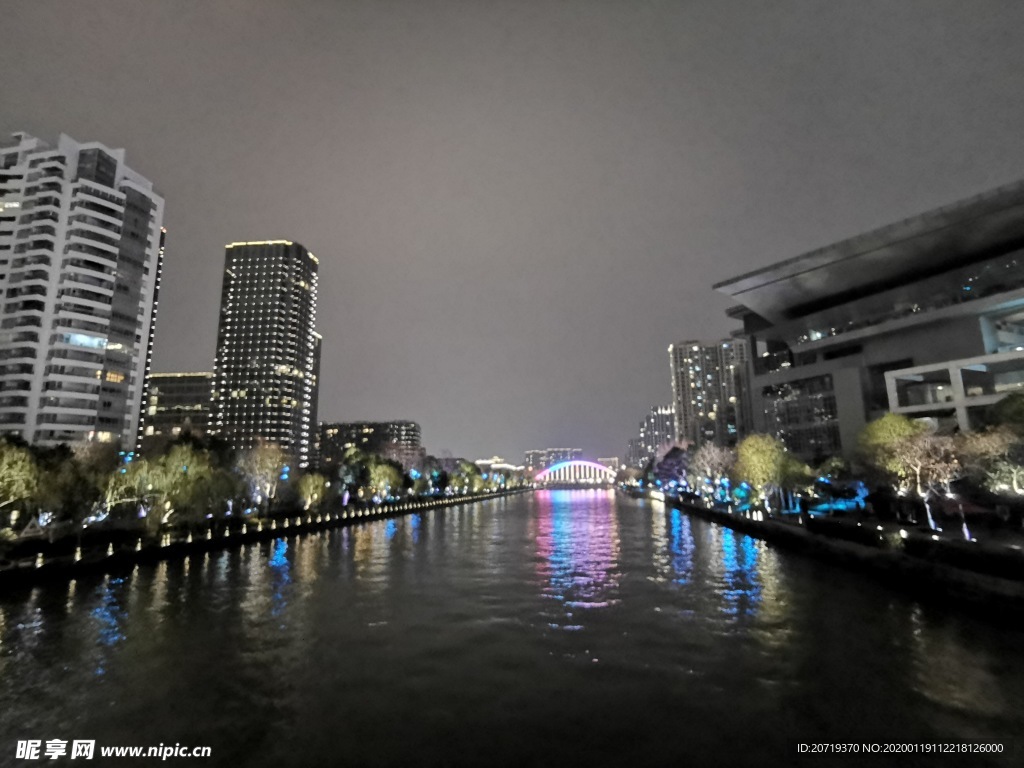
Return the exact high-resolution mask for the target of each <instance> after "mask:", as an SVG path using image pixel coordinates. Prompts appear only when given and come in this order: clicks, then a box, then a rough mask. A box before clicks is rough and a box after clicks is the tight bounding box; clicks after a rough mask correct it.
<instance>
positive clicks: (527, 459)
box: [523, 448, 583, 470]
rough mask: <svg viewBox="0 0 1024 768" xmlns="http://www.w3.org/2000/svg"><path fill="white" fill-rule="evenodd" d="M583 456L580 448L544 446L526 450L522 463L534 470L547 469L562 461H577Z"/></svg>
mask: <svg viewBox="0 0 1024 768" xmlns="http://www.w3.org/2000/svg"><path fill="white" fill-rule="evenodd" d="M582 458H583V449H582V448H545V449H544V450H542V451H540V450H532V451H526V453H525V455H524V462H523V464H524V465H525V466H526V467H527V468H532V469H534V470H540V469H547V468H548V467H551V466H554V465H555V464H558V463H560V462H563V461H578V460H579V459H582Z"/></svg>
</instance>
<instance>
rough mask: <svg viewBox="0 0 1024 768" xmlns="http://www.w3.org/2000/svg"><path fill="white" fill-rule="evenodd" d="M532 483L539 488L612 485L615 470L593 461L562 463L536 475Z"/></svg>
mask: <svg viewBox="0 0 1024 768" xmlns="http://www.w3.org/2000/svg"><path fill="white" fill-rule="evenodd" d="M533 481H534V482H535V483H536V484H537V485H539V486H573V487H575V488H593V487H595V486H603V485H611V484H613V483H614V482H615V470H614V469H609V468H608V467H606V466H604V465H603V464H597V463H596V462H593V461H562V462H559V463H558V464H553V465H551V466H550V467H548V468H547V469H545V470H544V471H543V472H540V473H538V474H537V476H536V477H535V478H534V479H533Z"/></svg>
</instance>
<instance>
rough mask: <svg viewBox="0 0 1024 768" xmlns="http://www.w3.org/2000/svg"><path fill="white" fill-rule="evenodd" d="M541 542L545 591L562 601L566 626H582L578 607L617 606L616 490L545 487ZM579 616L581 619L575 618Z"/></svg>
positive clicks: (539, 498)
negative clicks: (568, 489)
mask: <svg viewBox="0 0 1024 768" xmlns="http://www.w3.org/2000/svg"><path fill="white" fill-rule="evenodd" d="M536 510H537V512H536V515H537V518H536V531H537V534H536V546H537V555H538V561H537V563H538V571H539V575H540V576H541V578H542V580H543V582H544V583H543V587H542V594H543V595H544V596H545V597H547V598H551V599H553V600H556V601H558V602H560V603H561V604H562V606H563V607H564V611H565V614H564V616H565V619H566V620H567V621H566V623H565V624H562V625H559V624H558V623H557V622H555V621H552V622H551V623H550V626H551V627H552V628H553V629H554V628H558V627H559V626H561V628H563V629H566V630H570V631H571V630H577V629H580V628H581V627H582V624H581V621H582V616H580V615H577V614H576V613H575V612H576V611H586V610H591V609H601V608H607V607H609V606H611V605H614V604H615V603H616V602H617V600H616V597H615V595H616V590H617V588H618V585H619V573H618V565H619V563H618V557H619V534H618V518H617V515H616V514H615V505H614V495H613V493H612V492H611V491H587V492H579V491H540V492H538V493H537V495H536ZM574 616H575V617H576V618H575V620H573V619H574Z"/></svg>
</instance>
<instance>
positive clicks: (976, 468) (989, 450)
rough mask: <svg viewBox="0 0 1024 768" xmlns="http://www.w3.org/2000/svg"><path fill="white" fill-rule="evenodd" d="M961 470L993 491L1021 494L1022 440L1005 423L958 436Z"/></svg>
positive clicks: (1023, 490)
mask: <svg viewBox="0 0 1024 768" xmlns="http://www.w3.org/2000/svg"><path fill="white" fill-rule="evenodd" d="M958 448H959V454H960V458H961V463H962V464H963V468H964V471H965V472H966V473H967V474H968V475H969V476H971V477H972V478H973V479H974V480H975V481H976V482H978V483H979V484H981V485H983V486H984V487H985V488H987V489H988V490H990V491H992V492H993V493H997V494H1003V493H1006V492H1008V491H1011V490H1012V491H1013V493H1014V494H1018V495H1020V494H1024V440H1022V439H1021V437H1020V435H1019V434H1017V433H1016V432H1014V431H1013V430H1012V429H1010V428H1009V427H1006V426H1001V427H994V428H991V429H987V430H984V431H982V432H966V433H964V434H962V435H961V436H960V438H959V446H958Z"/></svg>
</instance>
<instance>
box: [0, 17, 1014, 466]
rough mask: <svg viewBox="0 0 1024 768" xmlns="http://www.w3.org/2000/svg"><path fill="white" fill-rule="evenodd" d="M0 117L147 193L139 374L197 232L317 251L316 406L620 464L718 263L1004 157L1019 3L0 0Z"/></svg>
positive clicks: (498, 447)
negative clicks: (100, 148) (150, 299)
mask: <svg viewBox="0 0 1024 768" xmlns="http://www.w3.org/2000/svg"><path fill="white" fill-rule="evenodd" d="M0 26H2V28H3V33H2V38H3V44H2V46H0V73H2V74H0V133H2V134H3V136H4V137H6V135H7V134H9V133H10V132H12V131H14V130H27V131H29V132H31V133H33V134H35V135H38V136H41V137H43V138H46V139H48V140H53V139H55V138H56V136H57V134H58V133H60V132H62V131H63V132H65V133H68V134H70V135H71V136H73V137H74V138H76V139H79V140H82V141H85V140H97V141H102V142H104V143H106V144H107V145H109V146H114V147H125V148H126V150H127V159H128V163H129V165H131V166H132V167H134V168H135V169H137V170H138V171H139V172H141V173H142V174H144V175H146V176H147V177H149V178H150V179H152V180H153V182H154V183H155V184H156V185H157V187H158V189H159V190H160V191H161V192H162V193H163V194H164V195H165V197H166V199H167V213H166V220H165V224H166V226H167V227H168V229H169V240H168V256H167V262H166V267H165V272H164V292H163V294H162V296H161V299H162V300H161V304H160V316H159V321H158V325H157V338H156V360H155V370H162V371H169V370H203V369H210V368H211V367H212V359H213V354H214V343H215V337H216V325H217V310H218V303H219V295H220V280H221V270H222V266H223V254H224V251H223V246H224V244H225V243H227V242H230V241H233V240H251V239H265V238H289V239H293V240H296V241H298V242H301V243H303V244H304V245H306V246H307V247H308V248H310V249H311V250H312V251H313V252H314V253H316V254H317V255H318V256H319V257H320V258H321V288H320V307H319V321H318V323H319V326H320V329H321V331H322V333H323V335H324V348H323V370H322V384H321V388H320V416H321V418H322V419H325V420H347V419H353V420H354V419H387V418H410V419H415V420H417V421H419V422H420V423H421V424H422V426H423V437H424V442H425V444H426V445H427V447H428V449H429V450H431V451H434V452H437V451H441V450H443V449H447V450H450V451H452V452H453V453H454V454H455V455H465V456H469V457H470V458H477V457H480V456H483V455H491V454H493V453H495V452H497V453H500V454H503V455H505V456H506V457H507V458H510V459H514V460H521V458H522V451H523V450H524V449H526V448H532V447H547V446H569V445H572V446H578V447H582V448H584V449H585V451H586V452H587V453H588V454H590V456H592V457H596V456H598V455H600V456H604V455H618V456H620V457H621V456H622V455H623V452H624V450H625V445H626V441H627V439H628V438H629V437H631V436H632V435H633V433H634V431H635V429H636V424H637V421H638V420H639V419H640V418H641V417H642V416H643V414H644V413H645V411H646V409H647V408H648V407H649V406H651V405H654V404H661V403H668V402H669V399H670V383H669V374H668V356H667V352H666V349H667V347H668V344H669V343H671V342H672V341H678V340H682V339H688V338H695V337H705V338H717V337H721V336H724V335H727V333H728V332H729V331H730V330H731V324H730V321H729V320H728V318H727V317H726V316H725V314H724V310H725V308H726V307H727V306H728V302H727V301H726V300H725V299H724V297H719V296H718V295H716V294H715V293H714V292H713V291H712V290H711V285H712V284H713V283H715V282H717V281H719V280H723V279H726V278H729V277H733V276H735V275H737V274H739V273H741V272H744V271H747V270H750V269H753V268H757V267H760V266H765V265H768V264H771V263H773V262H775V261H778V260H781V259H783V258H787V257H790V256H794V255H796V254H798V253H801V252H803V251H807V250H810V249H812V248H815V247H818V246H821V245H825V244H828V243H830V242H833V241H835V240H838V239H841V238H843V237H847V236H850V235H854V234H857V233H858V232H861V231H864V230H866V229H870V228H873V227H876V226H879V225H882V224H886V223H889V222H891V221H895V220H897V219H900V218H903V217H905V216H908V215H912V214H915V213H919V212H921V211H923V210H927V209H929V208H931V207H934V206H937V205H941V204H945V203H950V202H953V201H955V200H957V199H960V198H962V197H966V196H969V195H972V194H975V193H978V192H981V191H983V190H985V189H987V188H990V187H993V186H997V185H999V184H1003V183H1006V182H1009V181H1012V180H1015V179H1018V178H1021V177H1024V141H1022V136H1024V94H1022V84H1024V77H1022V73H1024V45H1022V44H1021V41H1020V33H1021V30H1022V29H1024V3H1021V2H1018V0H1004V1H1000V2H995V1H987V2H986V1H985V0H971V2H963V0H901V1H900V2H895V1H894V0H884V1H869V0H849V1H843V0H821V1H812V0H792V1H786V0H776V1H775V2H770V3H767V2H753V1H751V2H728V1H727V0H711V1H709V2H685V1H683V0H678V1H677V2H642V1H641V0H622V1H621V2H598V1H596V0H580V1H578V2H574V1H572V0H564V1H561V2H558V1H556V0H534V1H531V0H515V1H513V2H499V1H498V0H479V1H478V2H447V1H444V0H408V1H407V2H398V1H396V2H384V1H382V0H372V1H368V2H347V1H345V0H330V1H328V0H321V1H314V0H293V1H292V2H253V1H252V0H244V1H243V0H212V1H206V0H204V1H203V2H199V1H192V2H183V1H181V0H174V1H173V2H172V1H171V0H165V1H164V2H156V1H149V2H139V1H138V0H80V1H79V2H48V1H45V0H32V1H30V0H0Z"/></svg>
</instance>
